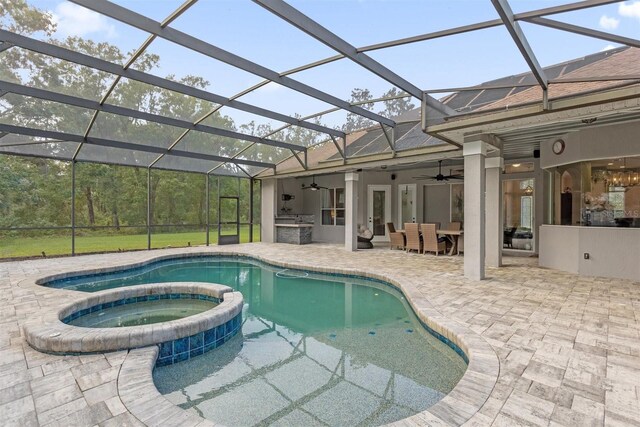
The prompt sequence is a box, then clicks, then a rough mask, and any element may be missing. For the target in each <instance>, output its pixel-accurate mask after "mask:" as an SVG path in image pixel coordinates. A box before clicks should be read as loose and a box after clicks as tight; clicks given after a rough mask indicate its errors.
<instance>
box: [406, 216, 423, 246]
mask: <svg viewBox="0 0 640 427" xmlns="http://www.w3.org/2000/svg"><path fill="white" fill-rule="evenodd" d="M404 232H405V234H406V235H407V246H406V249H407V252H409V251H417V252H418V253H421V252H422V239H421V237H420V229H419V226H418V224H416V223H415V222H407V223H405V225H404Z"/></svg>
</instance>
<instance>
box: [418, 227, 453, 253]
mask: <svg viewBox="0 0 640 427" xmlns="http://www.w3.org/2000/svg"><path fill="white" fill-rule="evenodd" d="M420 229H421V230H422V242H423V248H422V253H425V252H435V254H436V256H437V255H438V254H439V253H440V252H443V253H444V252H446V251H447V243H446V242H445V241H444V240H442V239H438V234H437V233H436V225H435V224H420Z"/></svg>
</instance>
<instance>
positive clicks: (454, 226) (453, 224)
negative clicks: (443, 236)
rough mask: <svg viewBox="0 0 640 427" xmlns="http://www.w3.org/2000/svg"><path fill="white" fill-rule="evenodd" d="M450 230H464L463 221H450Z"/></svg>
mask: <svg viewBox="0 0 640 427" xmlns="http://www.w3.org/2000/svg"><path fill="white" fill-rule="evenodd" d="M449 230H456V231H460V230H462V223H461V222H460V221H453V222H450V223H449Z"/></svg>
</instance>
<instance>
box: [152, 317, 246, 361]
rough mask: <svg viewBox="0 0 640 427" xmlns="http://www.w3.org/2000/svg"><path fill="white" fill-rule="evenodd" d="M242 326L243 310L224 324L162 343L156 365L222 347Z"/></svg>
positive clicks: (184, 358) (186, 358) (185, 358)
mask: <svg viewBox="0 0 640 427" xmlns="http://www.w3.org/2000/svg"><path fill="white" fill-rule="evenodd" d="M241 328H242V312H240V313H238V314H237V315H236V316H235V317H233V318H231V319H229V320H228V321H227V322H225V323H224V324H222V325H219V326H214V327H213V328H211V329H209V330H207V331H204V332H199V333H197V334H195V335H191V336H188V337H184V338H180V339H177V340H172V341H166V342H163V343H161V344H160V352H159V354H158V359H157V360H156V366H166V365H171V364H173V363H178V362H182V361H185V360H188V359H190V358H192V357H196V356H200V355H201V354H204V353H206V352H208V351H211V350H213V349H215V348H218V347H220V346H221V345H222V344H224V343H225V342H227V341H229V340H230V339H231V338H233V337H234V336H236V335H237V334H238V332H239V331H240V330H241Z"/></svg>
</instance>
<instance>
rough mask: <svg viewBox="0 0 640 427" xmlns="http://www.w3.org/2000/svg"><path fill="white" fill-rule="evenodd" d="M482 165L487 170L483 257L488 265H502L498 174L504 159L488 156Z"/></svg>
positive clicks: (500, 192)
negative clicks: (484, 253)
mask: <svg viewBox="0 0 640 427" xmlns="http://www.w3.org/2000/svg"><path fill="white" fill-rule="evenodd" d="M484 166H485V168H486V171H487V182H486V186H487V188H486V193H485V194H486V196H485V197H486V200H485V204H486V206H485V207H486V212H485V215H486V218H485V220H486V228H485V239H486V241H485V251H486V258H485V259H486V262H487V265H488V266H489V267H500V266H501V265H502V236H503V231H502V230H503V226H502V188H501V187H502V186H501V182H500V175H501V174H502V168H503V167H504V160H503V159H502V157H489V158H487V159H486V161H485V164H484Z"/></svg>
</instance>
